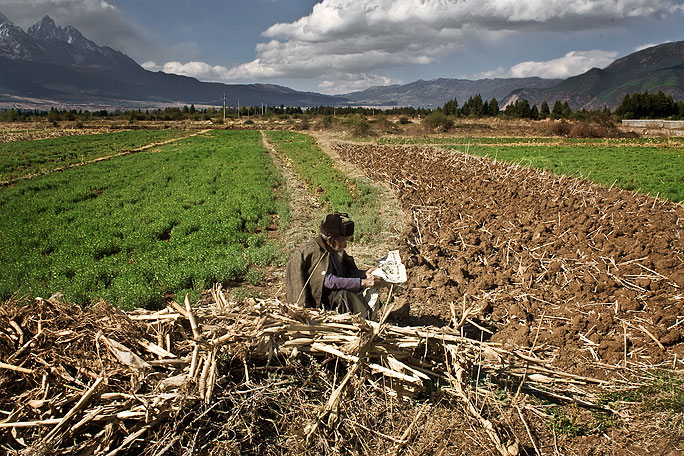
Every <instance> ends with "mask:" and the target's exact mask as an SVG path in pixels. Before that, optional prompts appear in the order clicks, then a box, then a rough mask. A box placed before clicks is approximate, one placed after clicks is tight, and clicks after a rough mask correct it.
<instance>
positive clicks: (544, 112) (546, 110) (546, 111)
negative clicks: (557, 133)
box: [539, 100, 551, 119]
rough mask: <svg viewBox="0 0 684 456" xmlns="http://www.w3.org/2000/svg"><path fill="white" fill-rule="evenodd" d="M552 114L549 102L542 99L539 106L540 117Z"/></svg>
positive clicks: (544, 117)
mask: <svg viewBox="0 0 684 456" xmlns="http://www.w3.org/2000/svg"><path fill="white" fill-rule="evenodd" d="M550 115H551V111H550V110H549V104H548V103H547V102H546V100H544V101H542V104H541V106H540V107H539V117H540V118H542V119H546V118H547V117H549V116H550Z"/></svg>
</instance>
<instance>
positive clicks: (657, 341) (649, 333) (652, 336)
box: [639, 325, 665, 351]
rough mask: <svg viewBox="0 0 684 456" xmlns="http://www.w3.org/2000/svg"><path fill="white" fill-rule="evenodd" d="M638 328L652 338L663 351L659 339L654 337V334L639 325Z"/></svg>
mask: <svg viewBox="0 0 684 456" xmlns="http://www.w3.org/2000/svg"><path fill="white" fill-rule="evenodd" d="M639 329H640V330H642V331H643V332H645V333H646V335H647V336H648V337H650V338H651V339H653V340H654V341H655V343H656V344H658V347H660V349H661V350H663V351H665V347H664V346H663V344H661V343H660V341H659V340H658V339H656V336H654V335H653V334H651V332H650V331H649V330H648V329H646V328H644V327H643V326H641V325H639Z"/></svg>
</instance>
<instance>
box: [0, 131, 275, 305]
mask: <svg viewBox="0 0 684 456" xmlns="http://www.w3.org/2000/svg"><path fill="white" fill-rule="evenodd" d="M110 138H111V136H110ZM77 139H79V138H76V140H77ZM44 144H46V146H47V145H49V144H50V143H49V141H46V142H45V143H44ZM86 144H87V143H86ZM279 179H280V177H279V174H278V172H277V170H276V169H275V167H274V166H273V164H272V162H271V161H270V158H269V156H268V155H267V153H266V151H265V150H264V149H263V146H262V145H261V136H260V134H259V132H255V131H215V132H212V133H211V134H206V135H202V136H196V137H193V138H187V139H183V140H180V141H178V142H174V143H171V144H168V145H165V146H160V147H155V148H153V149H149V150H146V151H143V152H138V153H135V154H130V155H125V156H121V157H116V158H113V159H111V160H106V161H101V162H97V163H92V164H88V165H86V166H82V167H78V168H73V169H70V170H67V171H64V172H59V173H53V174H50V175H47V176H43V177H39V178H36V179H32V180H26V181H22V182H19V183H18V184H16V185H14V186H13V187H10V188H2V189H0V232H2V236H1V237H0V262H1V263H2V265H3V269H2V272H1V273H0V299H2V300H5V299H8V298H9V297H10V296H11V295H12V294H14V293H19V294H29V295H32V296H48V295H50V294H51V293H53V292H62V293H64V295H65V297H66V298H67V299H68V300H70V301H73V302H77V303H81V304H85V303H89V302H93V301H95V300H98V299H105V300H107V301H109V302H111V303H113V304H117V305H119V306H121V307H124V308H131V307H134V306H148V307H149V306H154V305H156V304H160V303H161V302H162V301H163V298H164V296H165V295H168V294H169V293H177V294H178V293H184V292H186V291H188V290H191V289H192V290H195V291H201V290H204V289H206V288H208V287H210V286H211V285H212V284H213V283H215V282H224V283H225V282H226V281H230V280H233V279H238V278H241V277H244V276H245V275H246V274H247V276H249V274H250V272H251V271H252V270H251V269H250V268H251V267H253V266H257V267H258V266H261V265H266V264H268V263H269V262H271V261H272V260H274V259H275V258H277V257H278V256H279V249H278V247H277V246H276V245H275V244H273V243H271V242H267V229H268V228H269V226H272V225H273V223H276V222H277V219H278V216H279V215H280V216H284V215H285V213H286V211H287V207H286V204H285V203H284V201H283V200H282V199H281V198H280V196H279V194H278V191H277V188H278V186H279Z"/></svg>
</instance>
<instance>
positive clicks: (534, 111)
mask: <svg viewBox="0 0 684 456" xmlns="http://www.w3.org/2000/svg"><path fill="white" fill-rule="evenodd" d="M530 119H532V120H538V119H539V110H538V109H537V105H536V104H535V105H532V110H531V112H530Z"/></svg>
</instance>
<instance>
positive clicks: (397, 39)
mask: <svg viewBox="0 0 684 456" xmlns="http://www.w3.org/2000/svg"><path fill="white" fill-rule="evenodd" d="M80 1H85V0H80ZM682 8H683V7H682V0H480V1H474V0H472V1H464V0H322V1H320V2H319V3H316V4H315V5H314V7H313V9H312V11H311V13H310V14H309V15H308V16H305V17H302V18H300V19H298V20H296V21H294V22H291V23H278V24H274V25H272V26H271V27H269V28H268V29H267V30H265V31H264V32H263V36H264V37H265V38H267V40H268V41H265V42H263V43H260V44H258V45H257V47H256V58H255V59H254V60H252V61H251V62H247V63H244V64H241V65H237V66H235V67H232V68H226V67H221V66H215V65H210V64H207V63H202V62H189V63H179V62H169V63H167V64H164V65H162V66H161V68H162V69H164V71H172V72H177V73H179V74H185V75H189V76H194V77H197V78H199V79H209V80H221V81H226V82H231V81H254V80H263V79H272V78H283V79H288V78H292V79H294V78H306V79H317V80H318V81H319V88H321V89H322V90H324V91H326V92H328V93H343V92H345V91H348V88H349V87H352V86H353V87H355V88H356V90H361V89H364V88H367V87H368V86H370V85H376V83H378V82H383V77H382V76H379V75H378V74H379V73H382V72H384V71H387V69H389V68H397V67H403V66H408V65H416V64H429V63H433V62H438V61H440V60H442V59H444V58H445V57H446V56H449V55H453V54H455V52H456V51H458V50H459V49H462V48H464V47H467V46H468V45H469V44H470V43H491V42H492V40H497V39H501V38H502V37H507V38H509V39H514V38H515V34H516V33H519V32H539V31H554V32H555V31H573V32H579V31H584V30H593V29H604V28H606V27H620V26H624V25H626V24H628V23H632V22H636V21H638V20H640V19H643V18H645V17H664V16H666V15H668V14H674V13H678V12H681V11H682ZM615 56H616V53H613V52H611V51H575V52H570V53H568V54H566V55H565V56H563V57H561V58H559V59H554V60H550V61H548V62H534V61H530V62H523V63H520V64H518V65H516V66H514V67H512V68H510V69H508V70H504V69H499V70H495V71H493V72H489V73H487V74H488V75H491V76H490V77H492V76H495V75H504V74H506V75H507V76H520V77H522V76H529V75H535V76H543V77H554V78H557V77H567V76H570V75H573V74H579V73H582V72H584V71H586V70H588V69H589V68H591V67H593V66H598V67H603V66H605V65H607V64H609V63H610V62H611V61H612V60H613V59H614V58H615ZM384 80H386V81H387V82H388V83H390V82H397V81H394V80H390V79H389V78H385V79H384Z"/></svg>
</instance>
